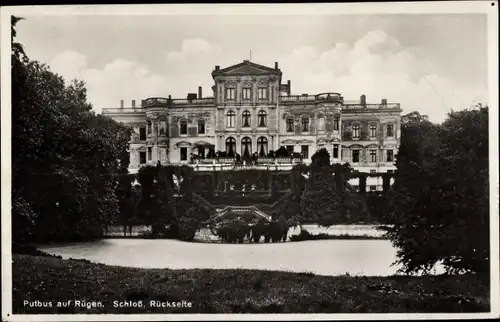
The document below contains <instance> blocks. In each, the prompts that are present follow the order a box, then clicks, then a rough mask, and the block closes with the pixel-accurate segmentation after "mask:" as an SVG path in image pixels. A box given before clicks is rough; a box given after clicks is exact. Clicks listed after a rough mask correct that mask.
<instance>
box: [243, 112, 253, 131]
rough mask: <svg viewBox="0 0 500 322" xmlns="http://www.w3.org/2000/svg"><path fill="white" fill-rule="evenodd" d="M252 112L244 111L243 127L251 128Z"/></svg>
mask: <svg viewBox="0 0 500 322" xmlns="http://www.w3.org/2000/svg"><path fill="white" fill-rule="evenodd" d="M250 115H251V114H250V112H249V111H244V112H243V114H242V118H243V127H249V126H250Z"/></svg>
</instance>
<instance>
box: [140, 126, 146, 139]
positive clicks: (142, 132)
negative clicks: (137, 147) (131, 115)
mask: <svg viewBox="0 0 500 322" xmlns="http://www.w3.org/2000/svg"><path fill="white" fill-rule="evenodd" d="M139 140H141V141H145V140H146V128H145V127H144V126H141V127H140V128H139Z"/></svg>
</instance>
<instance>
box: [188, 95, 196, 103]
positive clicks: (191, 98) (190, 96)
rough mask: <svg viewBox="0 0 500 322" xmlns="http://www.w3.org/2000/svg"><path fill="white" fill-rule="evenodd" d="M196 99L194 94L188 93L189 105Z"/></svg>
mask: <svg viewBox="0 0 500 322" xmlns="http://www.w3.org/2000/svg"><path fill="white" fill-rule="evenodd" d="M195 99H196V93H188V94H187V100H188V101H189V102H190V103H191V101H192V100H195Z"/></svg>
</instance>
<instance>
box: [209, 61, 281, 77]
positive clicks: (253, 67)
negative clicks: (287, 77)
mask: <svg viewBox="0 0 500 322" xmlns="http://www.w3.org/2000/svg"><path fill="white" fill-rule="evenodd" d="M279 73H280V71H279V70H276V69H272V68H269V67H266V66H263V65H259V64H255V63H252V62H249V61H244V62H242V63H239V64H236V65H233V66H229V67H226V68H224V69H221V70H218V71H215V72H213V74H214V75H269V74H279Z"/></svg>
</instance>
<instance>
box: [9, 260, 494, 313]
mask: <svg viewBox="0 0 500 322" xmlns="http://www.w3.org/2000/svg"><path fill="white" fill-rule="evenodd" d="M12 296H13V311H14V313H15V314H21V313H23V314H30V313H84V314H85V313H367V312H377V313H411V312H412V313H420V312H488V311H489V307H490V304H489V286H488V285H487V283H485V282H483V281H481V280H480V279H479V278H477V277H475V276H472V275H462V276H444V275H442V276H423V277H410V276H393V277H351V276H337V277H329V276H317V275H313V274H310V273H303V274H300V273H287V272H271V271H257V270H238V269H235V270H208V269H192V270H170V269H137V268H126V267H115V266H107V265H102V264H94V263H90V262H88V261H82V260H62V259H59V258H56V257H47V256H32V255H13V295H12ZM68 300H73V301H75V300H80V301H82V303H83V302H84V301H87V302H88V303H92V302H91V301H95V302H101V303H102V306H101V307H91V308H79V307H75V305H69V306H68V307H57V305H56V304H57V302H61V303H63V302H66V301H68ZM24 301H30V302H34V301H39V302H35V304H41V303H42V302H49V301H50V302H51V303H52V307H41V308H40V307H30V306H29V305H26V306H25V305H24V303H25V302H24ZM114 301H121V302H123V301H134V303H139V301H142V303H143V304H144V306H143V307H140V308H131V307H114V304H113V302H114ZM150 301H160V302H163V303H167V302H169V303H170V304H171V303H173V302H174V303H175V302H179V303H183V304H182V306H184V307H181V308H171V307H163V308H162V307H159V308H157V307H151V306H150V305H149V303H150ZM182 301H184V302H182ZM73 303H74V302H73ZM187 303H191V307H187V305H188V304H187ZM42 305H43V304H42ZM47 305H48V304H47Z"/></svg>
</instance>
